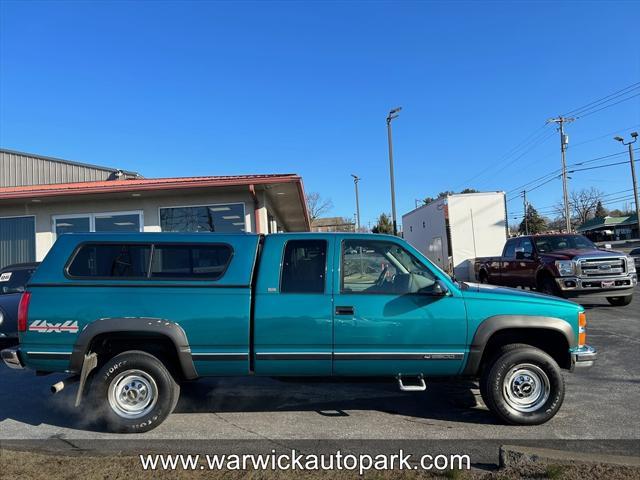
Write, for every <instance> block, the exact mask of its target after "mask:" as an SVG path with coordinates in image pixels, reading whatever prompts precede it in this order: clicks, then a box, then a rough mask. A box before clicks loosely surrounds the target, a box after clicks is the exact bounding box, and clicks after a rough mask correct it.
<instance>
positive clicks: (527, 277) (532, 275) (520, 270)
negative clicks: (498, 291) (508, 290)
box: [513, 237, 538, 287]
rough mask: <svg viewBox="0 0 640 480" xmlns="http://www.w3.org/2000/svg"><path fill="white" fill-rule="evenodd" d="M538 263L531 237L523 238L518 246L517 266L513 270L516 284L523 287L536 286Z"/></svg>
mask: <svg viewBox="0 0 640 480" xmlns="http://www.w3.org/2000/svg"><path fill="white" fill-rule="evenodd" d="M537 264H538V262H537V261H536V259H535V254H534V252H533V242H532V241H531V239H530V238H527V237H524V238H521V239H520V243H519V244H518V246H517V248H516V259H515V266H516V268H515V269H514V271H513V276H514V284H515V285H518V286H522V287H535V286H536V267H537Z"/></svg>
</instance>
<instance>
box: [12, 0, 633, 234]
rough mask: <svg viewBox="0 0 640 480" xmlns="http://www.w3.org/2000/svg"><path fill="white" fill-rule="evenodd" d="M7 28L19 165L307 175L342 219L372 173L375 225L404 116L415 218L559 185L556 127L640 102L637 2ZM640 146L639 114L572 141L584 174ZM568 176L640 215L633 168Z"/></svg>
mask: <svg viewBox="0 0 640 480" xmlns="http://www.w3.org/2000/svg"><path fill="white" fill-rule="evenodd" d="M0 13H1V20H0V22H1V23H0V145H1V146H2V147H4V148H10V149H16V150H23V151H27V152H33V153H39V154H43V155H50V156H57V157H62V158H66V159H70V160H77V161H82V162H88V163H97V164H104V165H108V166H115V167H120V168H126V169H131V170H137V171H139V172H141V173H142V174H143V175H145V176H147V177H160V176H193V175H225V174H245V173H275V172H285V173H287V172H294V173H298V174H301V175H302V176H303V179H304V182H305V187H306V189H307V191H317V192H319V193H320V194H321V195H323V196H325V197H329V198H331V199H332V200H333V203H334V205H335V207H334V209H333V211H332V212H331V214H333V215H343V216H351V215H353V212H354V211H355V205H354V203H355V202H354V195H353V183H352V181H351V177H350V174H351V173H356V174H357V175H359V176H361V177H362V181H361V183H360V198H361V210H362V220H363V223H365V224H366V223H367V222H369V221H374V219H375V217H376V216H377V215H378V214H379V213H380V212H383V211H390V200H389V181H388V159H387V138H386V129H385V117H386V113H387V112H388V111H389V109H390V108H392V107H395V106H398V105H401V106H402V107H403V110H402V112H401V114H400V117H399V118H398V119H397V120H395V121H394V123H393V126H394V143H395V158H396V192H397V205H398V216H399V217H400V216H401V214H402V213H405V212H407V211H409V210H410V209H412V208H413V207H414V204H415V199H418V198H424V197H425V196H430V195H435V194H437V193H438V192H439V191H442V190H459V189H462V188H464V187H473V188H476V189H480V190H505V191H509V192H510V191H512V190H514V189H517V188H519V187H520V186H521V185H522V184H524V183H526V182H527V181H529V180H533V179H534V178H537V177H540V176H542V175H544V174H547V173H549V172H552V171H554V170H555V169H557V168H558V167H559V164H560V154H559V139H558V135H557V133H556V134H554V130H553V127H550V126H548V127H543V125H544V122H545V120H546V119H548V118H549V117H552V116H555V115H558V114H561V113H565V112H568V111H570V110H573V109H576V108H579V107H582V106H583V105H586V104H589V103H590V102H592V101H594V100H597V99H599V98H602V97H605V96H607V95H609V94H611V93H613V92H616V91H619V90H621V89H623V88H625V87H627V86H630V85H632V84H634V83H637V82H640V49H639V48H638V45H639V44H640V40H639V37H638V29H637V26H638V22H639V20H638V19H639V18H640V2H635V1H629V2H614V1H609V2H564V3H563V2H555V1H554V2H532V3H523V2H315V3H304V2H233V3H224V2H193V3H188V2H168V1H165V2H156V3H154V2H151V1H148V2H117V3H115V2H113V3H111V2H84V3H83V2H55V1H46V2H36V1H30V2H14V1H7V0H3V1H2V2H1V3H0ZM629 92H630V93H629V94H628V95H627V96H626V97H625V96H621V97H617V98H616V99H615V100H616V101H617V100H625V99H626V98H627V97H632V96H633V94H636V93H640V90H638V89H636V90H630V91H629ZM609 103H613V101H610V102H609ZM606 105H607V104H605V106H606ZM592 110H593V109H592ZM638 129H640V96H636V97H634V98H630V99H629V100H625V101H623V102H621V103H619V104H617V105H613V106H611V107H610V108H605V109H603V110H601V111H599V112H594V113H592V114H589V115H585V116H584V117H583V118H579V119H578V120H576V121H575V122H574V123H572V124H570V125H568V126H567V133H568V134H569V135H570V142H571V143H570V148H569V151H568V162H569V163H576V162H580V161H585V160H589V159H592V158H596V157H599V156H604V155H609V154H615V153H619V152H624V151H625V150H623V148H622V147H621V146H620V145H618V144H616V142H614V141H613V140H612V139H611V137H612V136H614V135H616V134H624V135H627V136H628V133H629V132H630V131H632V130H638ZM526 139H529V143H525V144H524V146H521V147H520V148H519V149H516V150H515V151H513V149H514V147H517V146H518V145H519V144H520V143H521V142H522V141H523V140H526ZM639 143H640V142H639ZM510 152H511V153H510ZM638 153H640V152H638ZM637 156H638V157H640V155H637ZM626 159H627V157H626V156H624V155H622V156H617V157H612V158H611V159H609V160H602V161H599V162H598V161H597V162H592V163H590V164H588V165H589V166H596V165H602V164H604V163H612V162H614V161H624V160H626ZM571 176H572V179H571V181H570V187H571V188H572V189H579V188H583V187H588V186H592V185H595V186H597V187H598V188H600V189H601V190H603V191H604V192H605V193H607V194H611V195H609V196H608V197H606V198H607V199H610V200H611V202H610V204H608V205H607V206H608V207H610V208H613V207H617V206H621V205H623V204H624V203H625V201H626V202H627V204H629V205H630V198H631V192H630V190H629V189H631V181H630V178H629V177H630V174H629V166H628V164H625V165H618V166H612V167H607V168H600V169H593V170H587V171H581V172H575V173H574V174H572V175H571ZM532 186H536V184H534V185H532ZM617 192H622V193H617ZM514 196H515V194H514V193H510V194H509V198H511V197H514ZM625 196H628V198H629V200H626V197H625ZM560 197H561V183H560V181H559V180H556V179H552V180H551V181H549V182H548V183H547V184H546V185H543V186H541V187H539V188H537V189H535V190H534V191H532V192H531V193H530V194H529V199H530V201H531V202H532V203H533V204H534V206H536V207H538V208H539V209H540V210H541V211H543V212H546V211H547V210H550V208H549V207H550V206H551V205H553V204H554V203H556V202H557V201H558V200H559V199H560ZM618 198H621V200H620V201H618V200H617V199H618ZM509 206H510V208H511V211H510V215H515V214H519V213H521V201H520V199H518V198H515V199H514V200H513V201H512V202H510V204H509ZM512 212H513V213H512ZM399 219H400V218H399Z"/></svg>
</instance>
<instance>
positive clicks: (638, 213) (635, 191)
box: [613, 132, 640, 238]
mask: <svg viewBox="0 0 640 480" xmlns="http://www.w3.org/2000/svg"><path fill="white" fill-rule="evenodd" d="M631 138H633V140H630V141H628V142H625V141H624V138H622V137H613V139H614V140H617V141H618V142H620V143H622V144H623V145H627V146H628V147H629V164H630V165H631V181H632V182H633V196H634V198H635V201H636V222H638V238H640V204H638V182H637V181H636V167H635V165H634V163H635V160H634V159H633V147H632V145H633V144H634V143H636V140H638V132H631Z"/></svg>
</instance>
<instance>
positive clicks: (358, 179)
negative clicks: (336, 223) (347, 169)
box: [351, 173, 361, 232]
mask: <svg viewBox="0 0 640 480" xmlns="http://www.w3.org/2000/svg"><path fill="white" fill-rule="evenodd" d="M351 176H352V177H353V184H354V185H355V187H356V232H359V231H360V199H359V197H358V182H359V181H360V180H361V178H360V177H358V176H357V175H354V174H353V173H352V174H351Z"/></svg>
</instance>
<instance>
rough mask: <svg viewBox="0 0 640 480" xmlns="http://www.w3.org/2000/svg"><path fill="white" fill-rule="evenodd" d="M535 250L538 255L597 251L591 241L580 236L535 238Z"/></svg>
mask: <svg viewBox="0 0 640 480" xmlns="http://www.w3.org/2000/svg"><path fill="white" fill-rule="evenodd" d="M535 242H536V248H537V249H538V252H540V253H549V252H557V251H560V250H597V249H598V247H596V246H595V245H594V244H593V242H591V240H589V239H588V238H586V237H583V236H582V235H550V236H548V237H536V238H535Z"/></svg>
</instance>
